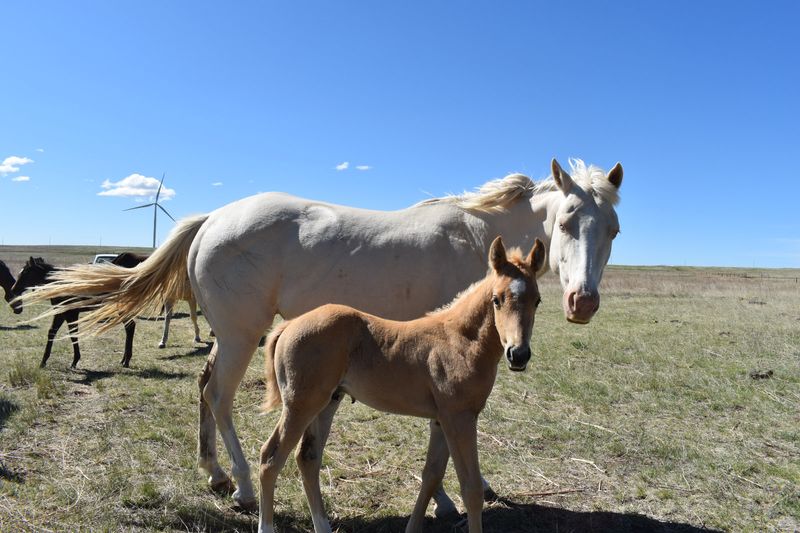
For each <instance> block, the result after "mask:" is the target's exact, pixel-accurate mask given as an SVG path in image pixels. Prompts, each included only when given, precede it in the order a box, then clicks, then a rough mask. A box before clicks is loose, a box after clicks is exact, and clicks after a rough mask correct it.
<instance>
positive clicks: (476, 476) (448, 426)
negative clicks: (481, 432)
mask: <svg viewBox="0 0 800 533" xmlns="http://www.w3.org/2000/svg"><path fill="white" fill-rule="evenodd" d="M439 422H440V423H441V425H442V430H443V431H444V435H445V437H446V438H447V446H448V448H449V449H450V453H451V454H452V455H453V465H454V466H455V467H456V474H457V475H458V483H459V485H461V499H462V500H463V502H464V507H466V510H467V522H468V523H469V531H470V533H480V532H481V531H483V522H482V519H481V512H482V510H483V485H482V483H481V469H480V464H479V463H478V417H477V415H476V414H474V413H470V412H463V413H458V414H456V415H453V416H447V415H445V416H442V418H441V419H440V420H439Z"/></svg>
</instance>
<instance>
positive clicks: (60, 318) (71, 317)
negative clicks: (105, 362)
mask: <svg viewBox="0 0 800 533" xmlns="http://www.w3.org/2000/svg"><path fill="white" fill-rule="evenodd" d="M145 259H147V256H144V255H138V254H134V253H131V252H123V253H121V254H119V255H118V256H117V257H115V258H114V260H113V261H111V263H112V264H114V265H117V266H121V267H125V268H133V267H135V266H136V265H138V264H139V263H141V262H142V261H144V260H145ZM57 270H59V269H58V268H56V267H54V266H53V265H51V264H50V263H47V262H46V261H45V260H44V259H42V258H41V257H30V258H29V259H28V261H27V262H26V263H25V266H24V267H22V270H21V271H20V273H19V276H18V279H17V281H16V283H14V284H13V286H12V287H11V295H12V296H13V297H17V296H21V295H22V293H23V292H25V291H26V290H27V289H30V288H33V287H38V286H39V285H44V284H46V283H49V282H50V280H49V279H48V276H49V275H50V273H52V272H55V271H57ZM12 279H13V278H12ZM7 294H8V292H7ZM72 299H73V298H72V297H69V296H64V297H59V298H51V299H50V304H51V305H52V306H54V307H55V306H56V305H58V304H62V303H64V302H66V301H68V300H72ZM17 303H18V302H17ZM12 307H13V304H12ZM19 309H20V311H22V305H21V304H20V307H19ZM86 310H88V308H85V307H84V308H79V309H69V310H67V311H63V312H61V313H57V314H55V315H53V323H52V324H51V325H50V330H49V331H48V332H47V344H46V345H45V347H44V355H43V356H42V362H41V363H40V365H39V366H42V367H44V366H45V365H46V364H47V360H48V359H49V358H50V352H51V350H52V349H53V340H54V339H55V337H56V333H58V330H59V329H60V328H61V326H62V325H63V324H64V322H66V323H67V327H68V328H69V335H70V336H69V338H70V340H71V341H72V351H73V354H74V355H73V358H72V368H75V367H76V366H77V365H78V361H80V359H81V349H80V346H78V316H79V315H80V313H81V312H83V311H86ZM15 312H17V311H15ZM135 332H136V322H134V321H133V320H129V321H128V322H126V323H125V352H124V353H123V355H122V361H121V363H122V366H124V367H126V368H127V367H128V366H130V362H131V357H132V356H133V335H134V333H135Z"/></svg>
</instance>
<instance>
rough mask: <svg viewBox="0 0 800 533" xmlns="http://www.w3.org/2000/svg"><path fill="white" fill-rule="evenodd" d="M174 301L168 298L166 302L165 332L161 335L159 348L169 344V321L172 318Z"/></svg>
mask: <svg viewBox="0 0 800 533" xmlns="http://www.w3.org/2000/svg"><path fill="white" fill-rule="evenodd" d="M173 305H174V302H172V301H170V300H167V301H166V302H164V334H163V335H161V342H159V343H158V347H159V348H164V347H166V345H167V337H169V322H170V320H171V319H172V307H173Z"/></svg>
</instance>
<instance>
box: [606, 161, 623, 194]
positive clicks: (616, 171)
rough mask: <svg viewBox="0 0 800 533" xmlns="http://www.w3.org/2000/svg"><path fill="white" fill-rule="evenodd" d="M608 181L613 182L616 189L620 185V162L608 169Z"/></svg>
mask: <svg viewBox="0 0 800 533" xmlns="http://www.w3.org/2000/svg"><path fill="white" fill-rule="evenodd" d="M608 181H610V182H611V183H612V184H614V187H616V188H617V189H619V186H620V185H622V165H621V164H620V163H617V164H616V165H614V168H612V169H611V170H609V171H608Z"/></svg>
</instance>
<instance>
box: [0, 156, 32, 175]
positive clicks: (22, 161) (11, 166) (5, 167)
mask: <svg viewBox="0 0 800 533" xmlns="http://www.w3.org/2000/svg"><path fill="white" fill-rule="evenodd" d="M28 163H33V159H29V158H27V157H19V156H16V155H12V156H9V157H6V158H5V159H3V162H2V163H0V176H5V175H6V174H13V173H14V172H19V167H21V166H22V165H27V164H28Z"/></svg>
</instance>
